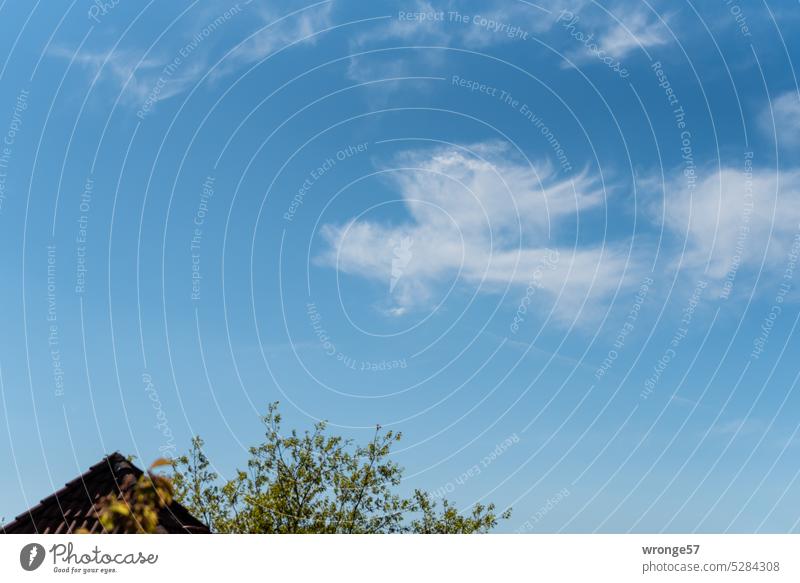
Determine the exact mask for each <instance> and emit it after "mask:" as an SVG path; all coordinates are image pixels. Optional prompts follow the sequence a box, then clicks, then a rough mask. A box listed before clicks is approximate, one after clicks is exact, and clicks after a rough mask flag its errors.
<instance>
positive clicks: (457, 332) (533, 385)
mask: <svg viewBox="0 0 800 583" xmlns="http://www.w3.org/2000/svg"><path fill="white" fill-rule="evenodd" d="M0 14H2V18H0V44H1V45H2V51H0V56H1V57H2V64H1V65H0V79H2V81H1V82H0V135H2V138H0V139H2V140H3V142H2V144H1V145H0V173H2V175H0V249H2V259H3V261H2V264H3V275H4V277H2V278H0V305H2V306H3V309H2V310H0V318H1V319H2V323H1V324H0V325H1V326H2V330H3V334H2V335H1V336H0V389H2V391H0V396H1V397H2V412H3V414H2V416H0V423H1V424H2V426H3V427H2V431H0V465H1V466H2V467H3V468H4V470H5V471H3V472H2V473H0V489H1V490H2V493H3V496H2V500H1V501H0V515H2V516H4V517H5V518H6V519H7V520H8V519H10V518H12V517H13V516H14V515H16V514H18V513H19V512H21V511H23V510H24V509H25V508H26V507H27V506H30V505H33V504H34V503H35V502H36V501H38V499H40V498H42V497H44V496H45V495H47V494H49V493H51V492H52V491H53V490H55V489H57V488H58V487H60V486H61V484H62V483H63V482H65V481H66V480H68V479H71V478H73V477H74V476H76V475H77V474H79V473H81V472H82V471H85V469H86V468H87V467H88V466H89V465H91V464H93V463H95V462H96V461H97V460H99V459H100V458H101V457H102V456H103V454H104V453H107V452H111V451H114V450H119V451H122V452H124V453H130V454H135V455H136V456H138V458H139V460H140V461H142V462H143V463H146V462H147V461H149V460H152V459H155V458H157V457H159V456H160V455H162V454H167V455H169V454H172V453H176V452H178V453H179V452H181V451H183V450H185V449H186V447H187V445H188V442H189V440H190V438H191V436H192V435H194V434H200V435H202V436H203V437H204V438H205V440H206V442H207V444H208V449H209V454H210V456H211V458H212V459H213V460H214V462H215V464H216V466H217V468H218V470H219V471H220V472H221V473H222V474H223V475H225V474H230V473H231V472H232V471H233V470H234V469H235V468H236V466H237V465H239V466H241V465H242V464H243V463H244V459H245V449H244V448H245V447H246V446H247V445H249V444H252V443H255V442H256V441H257V440H258V439H259V436H260V427H259V423H258V416H259V415H260V414H261V413H263V411H264V410H265V407H266V404H267V403H268V402H271V401H274V400H280V401H281V402H282V410H283V413H284V416H285V418H286V422H287V425H290V426H297V427H307V426H309V425H310V424H311V423H313V421H314V420H317V419H328V420H329V421H330V423H331V425H332V427H333V428H334V429H335V430H336V431H340V432H342V433H344V434H346V435H348V436H351V437H353V438H354V439H359V440H364V439H367V438H368V435H369V434H370V433H371V431H372V430H373V428H374V426H375V424H376V423H380V424H381V425H383V426H384V427H387V428H392V429H396V430H400V431H402V432H403V433H404V436H405V438H404V440H403V442H402V444H401V447H400V448H399V450H398V452H397V454H396V458H397V461H398V462H400V463H401V464H402V465H403V466H405V468H406V474H407V479H406V480H405V481H404V483H403V488H404V489H411V488H415V487H416V488H422V489H426V490H429V491H431V492H433V493H435V494H437V493H438V494H441V493H446V494H447V496H448V497H449V498H452V499H454V500H455V501H456V502H457V503H458V505H459V506H461V507H466V506H469V505H471V504H473V503H475V502H478V501H494V502H496V503H497V504H498V505H499V506H500V507H503V508H505V507H506V506H509V505H510V506H513V508H514V514H513V517H512V519H511V520H510V521H509V522H508V523H507V524H505V525H503V526H502V530H504V531H508V532H593V531H599V532H627V531H642V532H659V531H668V532H685V531H701V532H722V531H733V532H754V531H767V532H786V531H797V530H798V528H799V527H800V512H799V511H798V510H797V507H798V504H797V503H798V500H799V499H800V480H798V475H799V474H800V467H798V465H797V464H796V463H795V461H796V459H797V455H798V447H800V439H799V437H800V436H798V428H800V420H798V419H797V415H796V411H797V410H798V406H799V405H800V394H798V391H796V388H797V380H798V374H799V373H800V369H798V366H797V362H796V361H795V359H794V355H795V354H796V352H797V348H798V341H797V335H796V327H797V323H798V318H799V317H800V310H798V295H797V291H796V287H797V279H798V278H800V273H796V269H797V262H798V257H800V206H799V205H797V204H796V198H797V197H798V196H800V162H798V160H797V159H796V152H797V146H798V137H797V136H798V135H800V134H798V131H797V130H798V126H800V101H798V87H797V78H796V72H795V69H794V60H795V59H796V58H797V56H798V46H797V40H796V38H797V34H796V33H797V30H798V25H799V24H800V7H798V5H797V3H795V2H788V1H787V2H765V3H763V4H750V3H747V4H745V3H744V2H741V3H737V2H736V1H731V2H719V3H703V4H702V5H696V4H693V3H684V2H649V3H648V2H638V1H629V2H626V1H617V2H602V3H601V2H583V1H581V0H575V1H573V2H562V1H561V0H552V1H546V0H542V1H541V2H539V3H532V2H527V1H522V0H511V1H505V2H499V1H496V2H488V3H487V2H469V1H455V0H452V1H443V2H427V1H422V0H416V1H411V0H409V1H408V2H406V1H401V2H398V1H392V2H386V1H385V2H370V3H366V2H364V3H357V2H338V1H330V2H326V1H323V2H318V3H311V4H305V3H299V2H269V3H266V2H258V1H255V0H254V1H252V2H239V3H228V2H182V1H181V2H169V3H167V2H161V3H156V2H150V3H147V4H145V3H133V2H125V1H119V2H106V3H102V2H96V3H91V2H85V1H77V0H76V1H74V2H71V3H67V2H64V3H59V4H58V5H53V4H50V3H44V2H36V3H31V2H21V1H6V2H3V3H2V4H0Z"/></svg>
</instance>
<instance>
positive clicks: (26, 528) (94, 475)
mask: <svg viewBox="0 0 800 583" xmlns="http://www.w3.org/2000/svg"><path fill="white" fill-rule="evenodd" d="M142 473H143V472H142V470H140V469H139V468H137V467H136V466H135V465H133V464H132V463H131V462H129V461H128V460H127V459H125V458H124V457H123V456H122V455H121V454H120V453H118V452H115V453H112V454H111V455H109V456H106V457H105V458H103V459H102V460H101V461H100V462H98V463H96V464H95V465H93V466H91V467H90V468H89V470H88V471H87V472H86V473H84V474H82V475H80V476H78V477H77V478H75V479H74V480H71V481H69V482H67V483H66V484H65V485H64V487H63V488H61V489H59V490H58V491H57V492H55V493H54V494H51V495H50V496H48V497H47V498H45V499H44V500H42V501H41V502H39V503H38V504H36V505H35V506H33V507H32V508H30V509H29V510H28V511H27V512H24V513H22V514H20V515H19V516H17V517H16V519H15V520H13V521H12V522H10V523H9V524H7V525H5V526H3V527H2V532H4V533H6V534H51V533H58V534H64V533H67V534H69V533H74V532H76V531H77V530H80V529H82V528H84V529H86V530H88V531H89V532H93V533H97V532H104V529H103V527H102V525H101V524H100V520H99V519H98V514H97V513H98V507H97V502H98V500H99V499H100V498H101V497H103V496H106V495H108V494H111V493H116V494H117V495H121V493H122V492H126V491H127V490H128V489H129V488H130V487H131V486H132V485H133V484H134V483H135V482H136V480H137V479H138V478H139V476H141V475H142ZM158 522H159V526H158V532H160V533H167V534H178V533H197V534H205V533H208V532H209V530H208V527H207V526H206V525H205V524H203V523H202V522H200V521H199V520H198V519H197V518H195V517H194V516H192V515H191V514H190V513H189V511H188V510H186V508H184V507H183V506H182V505H181V504H179V503H178V502H173V503H172V504H170V505H169V506H167V507H166V508H163V509H162V510H161V512H160V513H159V516H158Z"/></svg>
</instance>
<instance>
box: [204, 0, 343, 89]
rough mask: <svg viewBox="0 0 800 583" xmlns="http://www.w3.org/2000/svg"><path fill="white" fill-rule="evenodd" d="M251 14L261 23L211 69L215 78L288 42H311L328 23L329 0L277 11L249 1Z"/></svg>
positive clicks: (250, 62)
mask: <svg viewBox="0 0 800 583" xmlns="http://www.w3.org/2000/svg"><path fill="white" fill-rule="evenodd" d="M251 6H252V10H253V11H255V12H256V14H255V15H254V17H255V18H256V20H258V21H260V22H261V23H262V26H259V31H258V32H257V33H255V34H254V35H252V36H250V37H249V38H247V39H246V40H245V41H243V42H242V43H241V44H239V45H238V46H237V47H236V48H235V49H233V50H232V51H231V52H230V54H229V55H227V56H226V58H225V60H224V61H223V62H222V63H220V64H219V65H218V66H217V68H216V69H215V70H214V73H213V77H214V78H215V79H216V78H219V77H222V76H225V75H228V74H230V73H232V72H234V71H238V70H241V68H242V67H243V66H246V65H251V64H253V63H256V62H258V61H261V60H262V59H264V58H266V57H268V56H269V55H271V54H272V53H274V52H276V51H278V50H280V49H282V48H284V47H286V46H288V45H291V44H292V43H299V42H302V43H310V44H314V43H315V42H316V40H317V33H319V32H321V31H323V30H325V29H327V28H330V27H331V25H332V19H331V11H332V9H333V4H332V3H330V2H329V3H325V4H319V5H314V6H312V7H309V8H302V9H299V10H295V11H292V12H288V11H281V12H280V13H279V12H278V11H277V10H276V9H275V8H274V4H273V7H268V6H265V5H261V4H258V5H256V4H255V3H254V4H251ZM248 10H250V8H248Z"/></svg>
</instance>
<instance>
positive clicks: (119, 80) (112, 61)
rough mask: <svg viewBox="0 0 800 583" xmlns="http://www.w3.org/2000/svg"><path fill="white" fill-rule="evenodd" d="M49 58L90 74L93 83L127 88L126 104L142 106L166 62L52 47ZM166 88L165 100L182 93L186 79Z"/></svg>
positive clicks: (128, 54) (126, 54)
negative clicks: (57, 59)
mask: <svg viewBox="0 0 800 583" xmlns="http://www.w3.org/2000/svg"><path fill="white" fill-rule="evenodd" d="M49 54H50V56H53V57H57V58H61V59H67V60H70V61H72V62H73V63H74V64H76V65H78V66H80V67H82V68H84V69H86V70H87V71H89V74H90V76H91V79H92V83H97V82H103V81H111V82H112V83H113V84H114V85H115V86H117V87H118V88H119V89H122V88H123V87H124V93H123V96H122V98H123V101H125V102H127V103H134V104H141V103H142V102H143V101H144V100H145V99H146V98H147V95H148V94H149V93H150V92H151V91H152V90H153V87H154V86H155V84H156V82H157V81H158V77H159V74H160V73H161V71H162V69H163V68H164V66H165V64H166V62H165V61H162V60H159V59H156V58H152V57H150V58H146V59H143V58H142V55H141V54H138V53H136V52H134V51H127V50H117V51H114V52H113V53H109V52H101V51H97V52H95V51H91V50H88V49H83V50H81V51H79V52H75V51H74V50H72V49H67V48H65V47H53V48H51V49H50V51H49ZM171 81H174V82H171V83H168V84H167V85H165V88H164V92H163V95H162V97H161V98H162V99H165V98H167V97H171V96H172V95H175V94H177V93H178V92H180V91H182V90H183V87H184V84H185V79H184V78H183V77H181V78H176V79H174V80H171Z"/></svg>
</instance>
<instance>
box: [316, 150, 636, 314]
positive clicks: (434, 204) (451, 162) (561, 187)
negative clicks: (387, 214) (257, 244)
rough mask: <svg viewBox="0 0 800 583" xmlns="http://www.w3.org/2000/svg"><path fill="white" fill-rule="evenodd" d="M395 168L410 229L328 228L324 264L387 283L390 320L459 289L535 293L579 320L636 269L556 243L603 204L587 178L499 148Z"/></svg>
mask: <svg viewBox="0 0 800 583" xmlns="http://www.w3.org/2000/svg"><path fill="white" fill-rule="evenodd" d="M394 167H395V168H397V170H395V171H393V172H391V174H390V176H391V177H392V178H391V182H392V186H393V187H394V188H395V189H396V190H397V192H399V194H400V196H401V201H402V203H403V205H404V207H405V209H406V211H407V212H408V214H409V216H410V220H409V221H408V222H407V223H406V224H401V225H397V224H384V223H381V222H378V221H375V220H358V221H355V220H354V221H350V222H347V223H345V224H326V225H325V226H324V227H323V228H322V230H321V237H322V240H323V251H322V253H321V254H320V255H319V257H318V261H319V262H321V263H323V264H324V265H328V266H331V267H335V268H337V269H339V270H340V271H342V272H344V273H347V274H351V275H354V276H358V277H361V278H366V279H369V280H372V281H377V282H390V281H391V282H392V285H391V291H392V293H391V298H390V305H389V306H388V308H387V309H386V311H387V312H388V313H391V314H393V315H402V314H404V313H406V312H408V311H410V310H414V309H420V308H421V309H427V308H430V307H432V305H433V304H435V302H436V298H437V297H438V294H439V293H440V292H441V290H442V289H443V288H446V287H449V286H450V285H451V284H452V283H453V282H459V283H461V284H463V285H466V286H468V287H469V288H470V289H474V290H477V291H480V292H485V293H502V292H503V291H504V290H505V289H507V288H516V289H518V290H521V289H524V288H525V287H526V286H530V285H533V286H535V287H536V288H537V289H541V290H542V291H543V292H544V293H546V294H547V295H548V296H549V297H550V299H551V300H553V301H555V309H556V312H557V313H559V314H561V315H562V316H565V317H567V316H570V317H573V316H575V312H576V310H578V309H579V307H580V306H581V304H582V303H583V302H585V301H588V302H595V301H598V300H602V299H606V298H608V297H609V296H610V295H611V294H612V293H613V292H614V290H616V289H617V287H618V286H619V285H620V283H621V280H622V278H623V276H624V274H625V272H626V269H633V268H634V266H633V264H632V263H630V261H629V258H628V257H627V255H626V253H625V251H624V250H623V248H622V247H623V246H617V245H615V244H613V243H607V244H603V243H602V242H600V243H597V244H587V245H579V246H574V245H573V246H569V245H564V244H561V245H559V244H557V243H554V241H556V240H558V236H557V235H556V233H559V234H561V235H563V234H564V233H565V232H569V231H571V230H573V229H574V228H575V221H576V217H577V216H578V215H580V214H583V213H586V212H591V211H592V210H593V209H597V208H599V207H600V205H602V204H603V201H604V192H603V190H602V188H601V187H600V185H599V183H598V181H597V180H596V178H595V177H594V176H592V175H591V174H590V173H588V172H583V173H580V174H578V175H576V176H574V177H572V178H566V177H564V176H559V175H558V173H557V172H556V171H555V170H554V169H553V168H552V166H551V165H549V164H541V165H539V166H537V167H531V166H529V165H528V164H527V163H526V162H525V161H524V160H522V159H519V158H518V157H517V156H515V155H514V152H512V151H511V149H510V147H508V146H506V145H503V144H500V143H495V142H484V143H480V144H475V145H472V146H470V147H469V148H467V149H460V148H456V147H442V148H436V149H433V150H423V151H411V152H406V153H404V154H402V155H400V156H399V157H398V158H397V159H396V160H395V161H394ZM402 242H405V244H404V245H403V244H402ZM398 248H400V249H401V251H406V252H407V253H405V254H398V253H397V249H398ZM554 257H555V259H554ZM398 259H403V265H402V266H399V265H398Z"/></svg>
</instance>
